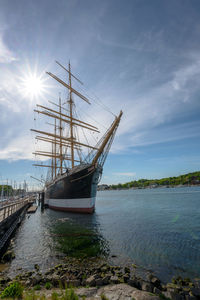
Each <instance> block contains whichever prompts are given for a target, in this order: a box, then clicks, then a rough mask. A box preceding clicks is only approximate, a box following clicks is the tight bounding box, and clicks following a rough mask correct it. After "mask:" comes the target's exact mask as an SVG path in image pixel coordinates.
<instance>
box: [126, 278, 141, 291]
mask: <svg viewBox="0 0 200 300" xmlns="http://www.w3.org/2000/svg"><path fill="white" fill-rule="evenodd" d="M128 285H130V286H132V287H135V288H137V289H138V288H141V286H140V283H139V281H138V279H137V278H136V277H132V278H131V279H129V280H128Z"/></svg>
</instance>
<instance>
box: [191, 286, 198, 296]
mask: <svg viewBox="0 0 200 300" xmlns="http://www.w3.org/2000/svg"><path fill="white" fill-rule="evenodd" d="M191 292H192V294H193V295H194V296H196V297H200V288H196V287H192V288H191Z"/></svg>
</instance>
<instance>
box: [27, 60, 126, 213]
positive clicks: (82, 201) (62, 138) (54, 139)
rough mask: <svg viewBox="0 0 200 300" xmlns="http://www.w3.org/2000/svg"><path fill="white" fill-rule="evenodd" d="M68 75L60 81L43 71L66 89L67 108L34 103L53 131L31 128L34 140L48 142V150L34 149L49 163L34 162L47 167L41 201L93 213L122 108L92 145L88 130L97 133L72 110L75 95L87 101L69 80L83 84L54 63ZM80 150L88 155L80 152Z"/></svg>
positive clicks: (60, 105)
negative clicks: (80, 134) (81, 138)
mask: <svg viewBox="0 0 200 300" xmlns="http://www.w3.org/2000/svg"><path fill="white" fill-rule="evenodd" d="M56 63H57V64H58V65H59V66H60V67H61V68H62V69H64V70H65V71H66V72H67V74H68V82H64V81H63V80H61V79H60V78H58V77H57V76H56V75H54V74H52V73H50V72H47V74H48V75H49V76H50V77H52V78H53V79H54V80H56V81H57V82H58V83H60V84H61V85H62V86H64V87H65V88H66V89H67V90H68V101H67V104H68V107H67V109H66V108H65V107H64V106H63V105H62V103H61V97H59V103H58V104H56V103H52V102H51V103H52V104H53V105H54V106H56V108H55V109H54V108H50V107H47V106H44V105H39V104H38V105H37V108H36V109H35V110H34V111H35V112H36V113H38V114H41V115H44V116H47V117H49V118H50V119H52V120H53V124H52V123H51V124H49V125H53V131H51V132H48V131H42V130H36V129H31V130H32V131H34V132H35V133H36V134H37V135H36V137H35V138H36V140H38V141H41V142H45V143H47V144H50V145H51V151H35V152H34V153H33V154H35V155H36V156H43V157H46V158H49V159H50V160H51V162H50V163H49V164H46V165H44V164H39V163H37V164H34V165H35V166H39V167H46V168H48V172H47V174H48V176H47V180H46V183H45V187H44V192H45V200H44V201H45V204H46V205H47V206H49V208H51V209H55V210H62V211H71V212H78V213H93V212H94V209H95V199H96V192H97V185H98V183H99V181H100V178H101V174H102V171H103V165H104V162H105V159H106V157H107V154H108V152H109V150H110V147H111V144H112V142H113V138H114V136H115V133H116V130H117V127H118V125H119V123H120V119H121V116H122V111H120V113H119V115H118V116H116V117H115V119H114V121H113V123H112V124H111V126H110V128H109V129H108V130H107V131H106V133H105V134H104V135H103V137H102V138H101V139H100V140H99V141H98V142H97V143H96V145H92V144H91V143H90V142H88V139H87V135H88V133H89V132H93V133H94V132H95V133H99V130H98V128H97V127H96V126H94V125H92V124H89V123H88V122H84V121H82V120H81V119H80V118H78V116H77V114H76V110H75V102H74V98H75V97H78V98H79V99H81V100H82V101H84V102H85V103H86V104H87V105H90V104H91V103H90V100H89V99H88V98H87V97H85V96H84V95H82V94H81V93H80V92H79V91H77V90H76V89H75V88H73V87H72V80H76V81H77V82H78V83H79V84H83V83H82V82H81V81H80V80H79V79H78V78H77V77H76V76H74V75H73V74H72V72H71V65H70V63H69V65H68V69H67V68H65V67H64V66H63V65H61V64H60V63H59V62H56ZM78 129H81V130H82V132H83V134H82V135H83V136H84V137H86V142H83V141H81V140H80V138H79V135H78ZM85 131H87V133H86V134H85ZM84 149H87V150H88V154H87V155H84V153H85V151H84Z"/></svg>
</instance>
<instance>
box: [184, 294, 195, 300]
mask: <svg viewBox="0 0 200 300" xmlns="http://www.w3.org/2000/svg"><path fill="white" fill-rule="evenodd" d="M185 299H186V300H196V299H197V298H196V297H195V296H190V295H186V296H185Z"/></svg>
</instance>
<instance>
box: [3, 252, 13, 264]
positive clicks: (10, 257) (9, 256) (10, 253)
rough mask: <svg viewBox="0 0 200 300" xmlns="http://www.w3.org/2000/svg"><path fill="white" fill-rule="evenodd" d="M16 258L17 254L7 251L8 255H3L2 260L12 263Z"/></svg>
mask: <svg viewBox="0 0 200 300" xmlns="http://www.w3.org/2000/svg"><path fill="white" fill-rule="evenodd" d="M14 258H15V254H14V252H13V251H12V250H8V251H6V253H5V254H4V255H3V257H2V260H3V261H4V262H10V261H11V260H12V259H14Z"/></svg>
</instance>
